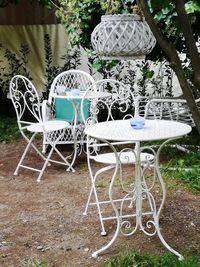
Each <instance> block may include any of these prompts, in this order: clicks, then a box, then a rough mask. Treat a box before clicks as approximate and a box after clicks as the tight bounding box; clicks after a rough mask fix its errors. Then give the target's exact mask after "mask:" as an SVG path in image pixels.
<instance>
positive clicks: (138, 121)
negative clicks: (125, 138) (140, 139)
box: [130, 117, 145, 129]
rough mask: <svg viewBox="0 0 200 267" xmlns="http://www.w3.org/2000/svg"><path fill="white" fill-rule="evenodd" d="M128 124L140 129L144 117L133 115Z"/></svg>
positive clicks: (142, 125)
mask: <svg viewBox="0 0 200 267" xmlns="http://www.w3.org/2000/svg"><path fill="white" fill-rule="evenodd" d="M130 125H131V127H132V128H133V129H142V128H144V125H145V119H144V118H142V117H135V118H132V119H130Z"/></svg>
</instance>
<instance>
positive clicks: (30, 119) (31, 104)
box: [10, 75, 74, 182]
mask: <svg viewBox="0 0 200 267" xmlns="http://www.w3.org/2000/svg"><path fill="white" fill-rule="evenodd" d="M10 97H11V100H12V102H13V105H14V108H15V111H16V115H17V123H18V127H19V130H20V132H21V134H22V136H23V137H24V138H25V140H26V141H27V143H28V144H27V146H26V148H25V150H24V153H23V155H22V157H21V159H20V161H19V163H18V165H17V168H16V170H15V172H14V174H15V175H17V174H18V171H19V169H20V168H25V169H29V170H33V171H36V172H39V176H38V178H37V182H40V180H41V177H42V175H43V172H44V170H45V168H46V166H47V165H48V163H49V162H55V163H59V164H63V165H66V166H67V167H68V168H69V169H70V170H72V171H73V170H74V169H73V168H72V166H71V165H70V163H69V162H68V161H67V159H66V158H65V157H64V156H63V155H62V154H61V153H60V151H59V150H58V149H57V148H56V145H57V144H58V142H59V140H60V139H61V138H62V136H63V134H64V132H65V131H66V129H68V128H69V123H67V122H65V121H61V120H57V121H55V120H50V121H46V120H45V118H43V117H42V112H41V103H40V101H39V97H38V93H37V91H36V89H35V87H34V85H33V84H32V82H31V81H29V80H28V79H27V78H26V77H24V76H21V75H16V76H14V77H13V78H12V79H11V82H10ZM37 134H43V135H45V136H46V138H47V140H48V144H49V145H50V146H51V148H50V150H49V152H48V153H47V154H46V155H44V154H43V153H42V152H41V151H40V150H39V149H38V148H37V146H36V144H34V143H33V142H34V140H35V138H36V136H37ZM49 135H54V136H55V138H54V139H49V138H48V136H49ZM29 148H33V149H34V150H35V151H36V152H37V154H38V155H39V156H40V157H41V158H42V159H43V160H44V164H43V166H42V168H41V169H38V168H33V167H30V166H27V165H24V164H23V162H24V160H25V158H26V156H27V153H28V151H29ZM54 151H55V152H57V154H58V155H59V157H60V160H61V161H58V160H53V159H52V153H53V152H54Z"/></svg>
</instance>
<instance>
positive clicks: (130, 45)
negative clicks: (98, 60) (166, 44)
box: [91, 14, 156, 59]
mask: <svg viewBox="0 0 200 267" xmlns="http://www.w3.org/2000/svg"><path fill="white" fill-rule="evenodd" d="M91 43H92V46H93V49H94V50H95V51H96V53H97V54H98V55H99V56H100V57H103V58H106V59H133V58H135V57H137V58H138V57H142V58H143V57H144V56H145V55H147V54H149V53H150V52H151V51H152V49H153V48H154V46H155V44H156V39H155V37H154V35H153V33H152V32H151V29H150V28H149V25H148V24H147V22H146V21H145V20H144V18H142V17H141V16H139V15H137V14H118V15H104V16H102V17H101V23H100V24H98V25H97V26H96V27H95V29H94V31H93V32H92V35H91Z"/></svg>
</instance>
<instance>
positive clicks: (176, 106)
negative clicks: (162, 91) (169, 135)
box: [144, 98, 200, 152]
mask: <svg viewBox="0 0 200 267" xmlns="http://www.w3.org/2000/svg"><path fill="white" fill-rule="evenodd" d="M195 102H196V105H197V107H198V109H199V110H200V98H198V99H196V101H195ZM144 116H145V118H146V119H157V120H160V119H164V120H174V121H179V122H182V123H186V124H188V125H190V126H191V127H195V123H194V120H193V117H192V114H191V112H190V109H189V107H188V105H187V102H186V100H185V99H183V98H173V99H172V98H152V99H150V100H148V101H147V104H146V106H145V115H144ZM175 146H176V147H177V148H178V149H179V150H182V151H184V152H190V151H189V150H188V149H187V148H186V146H184V145H175Z"/></svg>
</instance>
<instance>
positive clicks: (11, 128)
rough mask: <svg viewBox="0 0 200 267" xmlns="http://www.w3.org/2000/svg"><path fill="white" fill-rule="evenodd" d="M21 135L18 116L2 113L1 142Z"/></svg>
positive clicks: (0, 118) (0, 124)
mask: <svg viewBox="0 0 200 267" xmlns="http://www.w3.org/2000/svg"><path fill="white" fill-rule="evenodd" d="M20 136H21V134H20V132H19V129H18V125H17V122H16V118H10V117H7V116H3V115H0V142H4V143H7V142H10V141H12V140H14V139H18V138H19V137H20Z"/></svg>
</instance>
